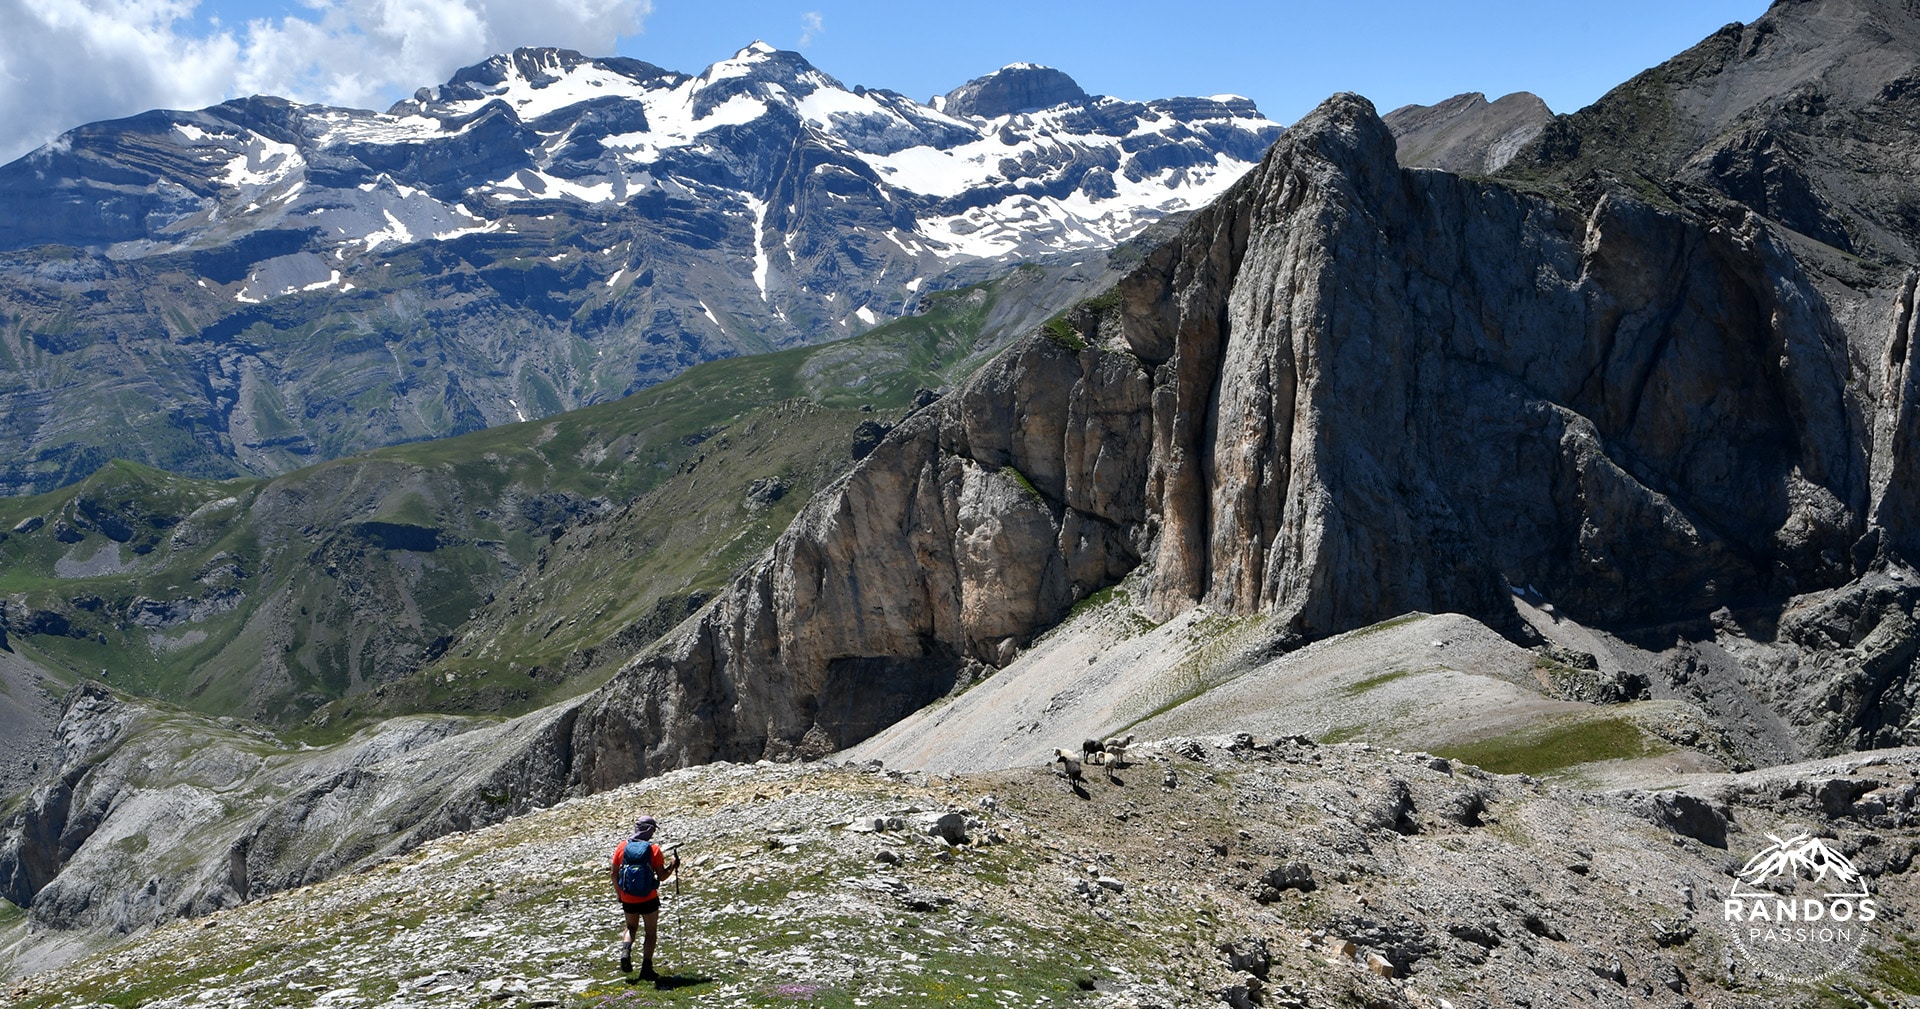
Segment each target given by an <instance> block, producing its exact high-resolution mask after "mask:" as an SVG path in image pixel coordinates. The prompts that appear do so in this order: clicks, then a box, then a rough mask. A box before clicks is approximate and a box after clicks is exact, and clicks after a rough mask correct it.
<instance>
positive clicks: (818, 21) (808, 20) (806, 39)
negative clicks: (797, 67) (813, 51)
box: [800, 11, 827, 46]
mask: <svg viewBox="0 0 1920 1009" xmlns="http://www.w3.org/2000/svg"><path fill="white" fill-rule="evenodd" d="M826 31H827V26H826V22H825V21H824V20H823V19H822V18H821V17H820V12H819V11H808V12H806V13H805V14H802V15H800V44H801V45H802V46H809V45H812V44H813V37H814V36H815V35H824V34H826Z"/></svg>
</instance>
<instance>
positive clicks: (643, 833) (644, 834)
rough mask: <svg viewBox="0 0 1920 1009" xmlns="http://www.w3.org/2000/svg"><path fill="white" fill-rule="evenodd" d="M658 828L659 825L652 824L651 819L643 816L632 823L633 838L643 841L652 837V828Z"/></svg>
mask: <svg viewBox="0 0 1920 1009" xmlns="http://www.w3.org/2000/svg"><path fill="white" fill-rule="evenodd" d="M658 826H660V825H659V824H657V823H655V822H654V820H653V817H651V816H643V817H641V818H640V819H638V820H635V821H633V836H634V837H637V838H639V839H640V840H642V841H645V840H647V839H648V838H650V837H652V836H653V831H654V828H656V827H658Z"/></svg>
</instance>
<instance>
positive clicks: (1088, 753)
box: [1080, 739, 1107, 764]
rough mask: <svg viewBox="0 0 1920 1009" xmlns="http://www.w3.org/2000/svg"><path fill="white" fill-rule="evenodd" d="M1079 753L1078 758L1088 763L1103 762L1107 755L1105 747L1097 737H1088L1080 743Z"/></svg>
mask: <svg viewBox="0 0 1920 1009" xmlns="http://www.w3.org/2000/svg"><path fill="white" fill-rule="evenodd" d="M1080 753H1081V757H1080V759H1081V760H1083V761H1085V762H1087V763H1089V764H1099V763H1104V762H1105V761H1106V757H1107V751H1106V748H1105V747H1103V746H1102V745H1101V744H1100V741H1099V740H1098V739H1089V740H1087V741H1086V742H1084V743H1081V744H1080Z"/></svg>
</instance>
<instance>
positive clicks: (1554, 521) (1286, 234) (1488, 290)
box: [575, 95, 1912, 787]
mask: <svg viewBox="0 0 1920 1009" xmlns="http://www.w3.org/2000/svg"><path fill="white" fill-rule="evenodd" d="M1723 209H1724V210H1725V211H1726V214H1725V216H1723V217H1720V218H1716V219H1703V218H1702V217H1701V216H1700V215H1698V214H1695V213H1691V212H1688V211H1686V210H1683V209H1681V208H1678V207H1676V206H1673V205H1671V204H1663V203H1659V202H1656V201H1653V200H1648V199H1642V198H1639V197H1638V196H1636V195H1635V194H1634V193H1632V192H1629V191H1626V190H1624V189H1613V190H1605V191H1603V192H1601V193H1600V194H1599V195H1598V196H1597V198H1595V199H1593V200H1592V201H1591V203H1589V204H1586V205H1584V206H1583V205H1579V204H1578V203H1576V202H1573V201H1560V202H1554V201H1549V200H1547V199H1543V198H1538V197H1533V196H1529V195H1526V194H1524V193H1522V192H1519V191H1516V190H1514V189H1512V188H1509V187H1507V186H1503V185H1500V184H1497V183H1491V182H1484V181H1473V180H1467V179H1463V178H1460V177H1457V176H1453V175H1449V174H1444V173H1439V172H1431V171H1418V170H1404V169H1401V168H1400V167H1399V166H1398V165H1397V163H1396V161H1395V157H1394V139H1393V137H1392V135H1391V134H1390V133H1389V131H1388V130H1387V128H1386V127H1385V126H1384V124H1383V123H1382V122H1381V120H1380V119H1379V118H1378V117H1377V116H1376V115H1375V114H1374V111H1373V109H1372V107H1371V106H1370V105H1368V104H1367V103H1366V102H1365V100H1364V99H1360V98H1358V97H1355V96H1350V95H1342V96H1337V97H1335V98H1334V99H1332V100H1330V101H1328V102H1327V103H1326V104H1325V105H1323V106H1322V107H1321V108H1320V109H1318V110H1316V111H1315V112H1314V113H1313V114H1312V115H1310V116H1308V117H1307V118H1306V119H1304V120H1302V121H1301V122H1300V123H1299V124H1297V125H1296V126H1295V127H1294V128H1293V129H1292V130H1290V131H1289V133H1288V135H1287V136H1286V137H1285V138H1283V140H1282V141H1281V142H1280V143H1279V144H1278V145H1276V147H1275V148H1274V149H1273V150H1272V151H1271V152H1270V153H1269V154H1268V156H1267V158H1266V159H1265V161H1264V162H1263V163H1262V164H1261V166H1260V167H1259V168H1258V169H1256V170H1255V171H1254V172H1253V173H1252V174H1251V175H1249V177H1248V178H1247V179H1246V180H1244V181H1243V182H1242V183H1241V184H1240V185H1239V186H1237V187H1236V188H1235V189H1234V190H1233V191H1231V192H1230V193H1229V194H1228V195H1227V196H1226V197H1224V198H1223V199H1221V200H1220V201H1219V202H1217V203H1216V204H1214V205H1213V206H1211V207H1210V208H1208V209H1207V210H1205V211H1202V212H1201V213H1199V214H1198V215H1196V217H1195V218H1194V219H1193V221H1192V222H1191V223H1190V224H1189V226H1188V227H1187V228H1186V229H1185V231H1183V232H1182V234H1181V235H1180V237H1179V238H1178V239H1176V240H1175V241H1173V242H1171V243H1169V244H1167V245H1166V246H1164V247H1162V248H1161V249H1159V250H1158V251H1157V252H1155V253H1153V254H1152V255H1151V256H1149V258H1148V260H1147V262H1146V263H1145V264H1144V265H1143V266H1142V267H1141V268H1140V269H1139V270H1137V271H1136V272H1135V273H1134V274H1133V275H1131V276H1130V277H1129V278H1128V279H1127V280H1126V281H1125V282H1123V284H1122V285H1121V287H1120V290H1119V297H1118V299H1117V304H1115V303H1111V302H1113V301H1114V299H1111V298H1110V299H1107V301H1108V302H1109V303H1108V304H1097V305H1089V306H1087V307H1084V308H1083V309H1081V310H1078V311H1076V312H1075V313H1073V314H1071V315H1070V316H1069V317H1068V318H1067V319H1065V320H1063V324H1062V325H1058V326H1056V328H1055V330H1054V331H1052V332H1050V333H1048V334H1045V335H1039V336H1035V337H1034V338H1032V339H1030V340H1029V341H1028V342H1027V343H1026V344H1025V345H1023V346H1020V347H1019V348H1017V349H1016V350H1015V351H1014V352H1013V353H1010V354H1009V355H1007V356H1006V357H1004V358H1002V359H1001V360H1000V361H998V362H997V363H996V364H995V365H994V366H993V367H991V368H989V369H987V370H985V371H983V372H981V373H980V374H979V375H977V376H976V377H975V378H974V379H973V380H972V381H971V382H969V383H968V384H967V385H966V386H965V387H963V388H962V389H960V390H959V391H958V392H956V393H955V394H953V395H951V396H949V397H948V398H947V399H945V400H943V401H942V402H940V403H938V404H936V405H935V406H934V407H932V408H930V409H928V410H926V411H924V412H923V413H921V414H919V415H917V416H916V417H914V418H913V419H912V420H911V421H909V422H908V423H906V424H904V425H902V426H901V428H900V429H898V430H897V431H896V432H895V433H894V434H893V435H892V436H891V437H890V438H889V439H888V440H887V441H885V442H884V443H883V444H882V445H881V447H880V448H879V449H878V450H876V451H875V453H874V454H873V455H871V456H869V457H868V458H867V459H866V460H864V461H863V462H862V463H861V464H860V466H859V467H857V468H856V469H855V470H854V471H853V472H852V473H851V474H849V475H848V477H847V478H846V479H845V481H844V482H843V483H842V484H840V485H839V486H838V487H837V488H835V489H833V490H831V491H830V492H828V493H825V494H823V495H821V496H820V498H819V499H817V500H816V501H815V503H814V504H813V505H812V506H810V507H809V509H808V510H807V511H806V512H805V513H804V514H803V516H802V517H801V519H800V520H799V521H798V522H796V524H795V525H794V527H793V528H792V529H790V530H789V531H788V532H787V534H786V535H785V536H783V537H782V538H781V540H780V541H779V543H778V545H777V546H776V547H775V548H774V549H773V551H772V552H771V554H770V555H769V556H768V557H766V558H765V559H764V560H763V562H762V563H760V564H759V565H758V566H756V567H755V568H754V569H753V570H751V571H749V572H748V573H746V574H744V575H743V576H742V577H741V578H740V579H739V580H737V581H736V582H735V583H734V585H733V586H732V588H731V589H730V590H729V591H728V592H727V593H725V594H724V595H723V596H721V597H720V598H719V599H718V600H716V602H715V603H714V604H713V605H712V606H711V608H709V609H708V610H706V611H705V612H703V613H701V614H699V615H698V616H697V617H695V618H694V619H693V620H692V621H691V622H690V623H689V624H688V625H686V626H685V627H684V628H683V629H682V630H681V631H680V632H679V633H678V634H676V635H674V636H672V637H671V638H670V640H669V642H668V643H667V644H666V645H665V647H663V648H662V649H661V650H660V651H659V652H658V653H656V654H653V655H650V656H646V657H643V658H641V659H640V660H638V661H636V662H635V663H634V664H633V665H632V666H630V667H629V668H628V669H627V670H625V671H624V672H623V673H622V674H621V675H620V676H619V677H617V678H616V679H615V680H614V681H613V682H612V683H610V684H609V685H608V687H607V688H605V689H604V690H603V691H602V692H601V693H600V694H599V695H598V696H597V697H595V698H594V699H592V700H591V701H590V702H589V703H588V705H587V707H586V708H585V709H584V710H583V713H582V717H581V719H580V722H579V723H578V725H577V726H576V729H575V731H576V745H575V749H576V751H577V752H579V753H581V754H582V761H583V763H582V766H581V767H580V768H579V769H578V773H579V775H580V777H579V781H580V782H581V783H583V784H586V785H589V786H591V787H603V786H606V785H610V784H612V783H615V782H617V781H621V780H627V779H628V778H630V777H633V776H635V775H640V774H647V773H654V772H657V771H658V770H660V769H663V768H665V767H670V766H675V765H677V764H680V763H683V762H691V761H699V760H705V759H710V758H711V757H715V756H730V757H736V758H739V757H754V756H761V755H772V756H780V755H786V754H793V753H800V754H808V755H811V754H819V753H824V752H828V751H831V750H833V749H835V748H837V747H840V746H844V745H846V744H848V743H850V742H852V741H855V740H857V739H859V738H861V737H863V736H864V735H866V734H868V733H870V732H872V731H873V730H874V729H875V728H877V727H878V726H880V725H883V724H885V723H886V722H887V721H888V720H890V719H892V718H893V717H897V716H898V715H899V714H901V713H904V712H905V711H906V710H909V709H911V708H912V707H914V706H916V705H918V704H920V703H924V702H925V701H927V700H930V699H932V698H933V697H935V696H938V695H939V694H940V693H942V692H944V691H945V690H946V689H947V688H948V687H950V686H951V685H952V683H953V682H954V679H955V677H956V676H959V675H964V674H963V672H962V671H963V666H964V664H965V663H967V662H980V663H986V664H990V665H1000V664H1004V662H1005V661H1006V659H1007V658H1008V657H1010V655H1011V654H1012V651H1013V650H1014V649H1017V648H1019V647H1020V646H1022V645H1023V644H1024V643H1025V642H1026V641H1027V640H1029V639H1030V638H1031V636H1032V635H1033V634H1035V633H1036V632H1038V631H1040V630H1043V629H1044V628H1046V627H1048V626H1050V625H1051V624H1053V623H1054V622H1055V621H1056V620H1057V619H1058V618H1059V617H1060V616H1061V615H1062V614H1063V613H1064V612H1065V611H1066V609H1067V608H1068V607H1069V606H1070V605H1071V604H1072V603H1073V601H1074V600H1076V599H1078V598H1081V597H1083V596H1084V595H1086V594H1087V593H1089V592H1091V591H1093V590H1095V589H1097V588H1099V587H1101V586H1103V585H1105V584H1109V583H1111V582H1113V581H1115V580H1117V579H1118V578H1119V577H1121V576H1122V575H1124V574H1126V573H1127V572H1129V571H1130V570H1132V569H1133V568H1134V567H1136V566H1139V565H1144V566H1145V570H1144V571H1143V572H1142V574H1143V578H1144V582H1145V584H1146V585H1147V587H1148V596H1149V599H1150V602H1151V606H1152V607H1153V608H1154V609H1155V610H1156V611H1157V612H1158V613H1159V614H1161V615H1171V614H1174V613H1177V612H1180V611H1182V610H1184V609H1187V608H1189V607H1192V606H1194V605H1196V604H1206V605H1208V606H1210V607H1213V608H1216V609H1219V610H1224V611H1227V612H1237V613H1253V612H1263V613H1272V614H1279V615H1281V616H1283V617H1284V618H1285V619H1286V620H1287V622H1288V626H1289V628H1290V629H1291V631H1292V633H1293V635H1294V636H1295V638H1297V639H1298V640H1309V639H1314V638H1318V637H1322V636H1325V635H1327V634H1331V633H1335V632H1338V631H1342V630H1346V629H1349V628H1352V627H1356V626H1360V625H1363V624H1367V623H1370V622H1373V621H1376V620H1380V619H1384V618H1387V617H1390V616H1394V615H1396V614H1399V613H1402V612H1406V611H1409V610H1427V611H1443V610H1452V611H1459V612H1464V613H1468V614H1472V615H1474V616H1477V617H1479V618H1481V619H1484V620H1486V621H1488V622H1490V623H1493V624H1495V625H1500V624H1503V623H1508V622H1510V620H1511V605H1510V602H1509V600H1510V593H1511V592H1512V591H1513V590H1514V589H1515V588H1519V587H1531V589H1532V591H1534V592H1536V593H1541V594H1544V596H1545V597H1547V598H1551V599H1552V600H1553V601H1554V602H1555V603H1556V604H1557V605H1558V606H1559V607H1560V609H1561V610H1562V611H1564V612H1566V613H1569V614H1571V615H1573V616H1575V617H1577V618H1580V619H1582V620H1584V621H1588V622H1591V623H1594V624H1598V625H1601V626H1607V627H1613V628H1623V629H1631V628H1646V627H1648V626H1651V625H1662V624H1667V623H1671V622H1673V621H1674V620H1676V619H1685V618H1702V619H1703V618H1705V617H1706V616H1707V615H1708V614H1710V613H1713V612H1714V611H1716V610H1718V609H1720V608H1723V607H1729V608H1732V609H1733V610H1741V611H1744V610H1746V609H1749V608H1753V607H1765V606H1768V605H1772V606H1774V607H1775V608H1776V609H1777V608H1778V607H1779V606H1780V605H1781V604H1782V603H1783V602H1784V601H1785V600H1788V599H1790V598H1792V597H1794V596H1796V595H1797V594H1800V593H1804V592H1807V591H1810V590H1824V589H1832V588H1835V587H1838V586H1842V585H1845V584H1847V583H1848V582H1849V581H1850V580H1852V579H1853V578H1854V577H1855V576H1856V575H1858V574H1860V573H1862V572H1863V571H1865V570H1866V569H1867V568H1868V567H1870V566H1873V565H1876V564H1878V565H1884V564H1885V563H1887V561H1888V560H1889V557H1890V555H1889V554H1887V553H1886V551H1887V550H1888V549H1889V548H1891V547H1893V546H1894V545H1897V544H1902V543H1904V542H1905V541H1906V538H1907V537H1909V536H1911V535H1912V526H1911V524H1910V523H1907V522H1905V521H1904V520H1900V519H1895V520H1894V521H1892V522H1891V523H1890V522H1889V521H1888V519H1889V518H1891V517H1893V516H1894V514H1895V512H1894V506H1893V505H1891V504H1889V495H1891V494H1895V493H1897V488H1895V487H1892V486H1890V485H1889V483H1888V481H1889V480H1891V481H1893V483H1894V484H1898V479H1899V478H1896V477H1893V476H1891V475H1892V474H1899V473H1904V472H1906V470H1907V467H1903V466H1901V465H1898V464H1897V459H1896V460H1889V459H1887V458H1886V457H1885V455H1884V453H1886V452H1887V451H1889V449H1888V448H1887V445H1888V444H1890V442H1889V439H1888V438H1887V437H1884V436H1883V437H1882V438H1880V439H1879V441H1880V442H1881V444H1879V445H1876V439H1875V438H1874V437H1873V434H1872V432H1873V431H1874V430H1876V428H1878V429H1881V430H1889V431H1903V430H1906V425H1903V424H1898V423H1895V424H1892V425H1891V427H1889V424H1888V422H1886V421H1884V420H1876V417H1878V416H1879V410H1878V408H1876V386H1877V384H1878V383H1876V382H1873V381H1869V380H1868V379H1867V378H1866V377H1865V376H1864V374H1863V369H1862V368H1861V367H1860V365H1859V364H1858V362H1857V361H1856V360H1855V355H1854V352H1853V350H1852V348H1853V347H1855V346H1858V345H1860V344H1862V343H1864V342H1867V341H1870V340H1871V339H1873V337H1874V336H1875V335H1876V333H1878V334H1885V333H1888V332H1890V331H1891V329H1892V326H1893V323H1895V322H1898V324H1899V325H1902V326H1910V325H1911V323H1910V321H1907V316H1901V317H1900V318H1899V319H1898V320H1889V319H1884V318H1883V319H1880V320H1874V319H1873V318H1872V317H1871V313H1867V314H1865V315H1864V316H1863V313H1861V312H1860V311H1859V310H1858V309H1857V307H1854V306H1850V307H1849V312H1850V317H1851V319H1853V320H1856V321H1855V322H1854V328H1853V329H1851V330H1850V329H1849V328H1847V327H1846V326H1843V325H1842V324H1841V323H1840V322H1838V321H1836V318H1835V314H1834V312H1833V310H1832V307H1831V305H1830V303H1829V301H1828V298H1827V296H1826V295H1825V294H1824V293H1823V291H1822V287H1821V285H1820V284H1819V283H1816V281H1815V278H1814V277H1813V276H1812V275H1811V274H1809V272H1808V271H1807V270H1806V269H1805V268H1804V267H1803V266H1802V265H1801V263H1800V261H1799V260H1798V259H1797V258H1796V256H1795V255H1794V254H1793V252H1792V251H1791V250H1790V248H1789V246H1788V244H1787V241H1786V240H1784V239H1783V238H1782V237H1781V236H1780V234H1779V233H1778V231H1777V229H1776V228H1775V227H1774V226H1773V225H1772V224H1770V223H1769V222H1768V221H1766V220H1765V219H1763V218H1762V217H1760V216H1759V215H1757V214H1753V213H1751V212H1744V213H1742V212H1738V208H1736V207H1727V208H1723ZM1903 303H1904V302H1903ZM1909 314H1910V313H1909ZM1882 353H1883V354H1884V351H1883V352H1882ZM1902 360H1903V359H1902ZM1896 456H1897V452H1896ZM1876 474H1881V475H1880V476H1879V477H1878V478H1876ZM1669 640H1670V639H1669ZM1796 718H1797V720H1799V721H1801V722H1804V723H1809V724H1811V723H1813V722H1816V721H1821V720H1826V719H1828V718H1829V716H1828V715H1827V714H1824V713H1823V714H1819V715H1815V714H1814V713H1812V712H1799V713H1796ZM1897 721H1898V720H1897V719H1896V722H1897ZM1831 728H1833V727H1825V728H1819V729H1814V728H1809V732H1811V733H1813V734H1814V735H1816V736H1821V734H1823V733H1824V734H1827V735H1831V734H1832V733H1831V732H1830V731H1829V730H1830V729H1831ZM616 730H618V731H623V732H636V733H638V734H639V735H640V737H642V738H645V739H647V740H649V741H650V746H649V748H648V749H647V750H645V751H644V752H643V753H636V754H635V755H634V756H633V758H632V759H631V761H611V760H602V759H600V758H597V757H595V756H594V751H593V748H592V747H591V746H590V745H587V741H588V740H590V739H591V738H593V737H594V736H596V735H598V734H601V733H606V732H612V731H616ZM1844 734H1845V729H1844V727H1842V728H1841V729H1840V735H1844ZM1822 738H1824V736H1822ZM1889 741H1890V740H1889Z"/></svg>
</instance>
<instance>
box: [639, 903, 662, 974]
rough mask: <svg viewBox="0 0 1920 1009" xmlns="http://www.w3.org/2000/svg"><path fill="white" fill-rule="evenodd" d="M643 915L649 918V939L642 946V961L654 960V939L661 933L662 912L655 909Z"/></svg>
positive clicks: (649, 961) (650, 961)
mask: <svg viewBox="0 0 1920 1009" xmlns="http://www.w3.org/2000/svg"><path fill="white" fill-rule="evenodd" d="M642 917H644V918H646V920H647V941H646V943H645V944H644V945H642V946H641V947H640V962H641V963H648V964H650V963H652V962H653V941H654V939H655V938H656V937H658V935H659V933H660V912H658V911H654V912H651V913H649V914H646V915H643V916H642Z"/></svg>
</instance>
